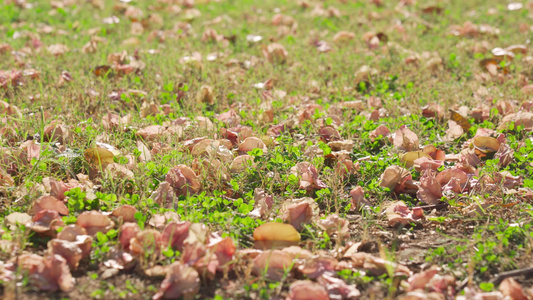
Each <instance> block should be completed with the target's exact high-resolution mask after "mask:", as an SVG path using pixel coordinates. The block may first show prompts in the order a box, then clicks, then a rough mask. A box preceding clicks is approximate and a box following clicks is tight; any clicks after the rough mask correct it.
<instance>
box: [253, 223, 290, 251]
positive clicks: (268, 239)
mask: <svg viewBox="0 0 533 300" xmlns="http://www.w3.org/2000/svg"><path fill="white" fill-rule="evenodd" d="M254 241H255V247H256V248H259V249H271V248H279V247H287V246H292V245H298V243H300V234H299V233H298V231H296V229H295V228H294V227H293V226H292V225H289V224H283V223H276V222H270V223H265V224H263V225H261V226H259V227H257V228H256V229H255V230H254Z"/></svg>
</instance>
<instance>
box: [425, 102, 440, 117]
mask: <svg viewBox="0 0 533 300" xmlns="http://www.w3.org/2000/svg"><path fill="white" fill-rule="evenodd" d="M444 114H445V110H444V108H443V107H442V106H441V105H440V104H438V103H435V102H433V103H430V104H428V105H426V106H424V107H422V115H423V116H424V117H426V118H437V119H444Z"/></svg>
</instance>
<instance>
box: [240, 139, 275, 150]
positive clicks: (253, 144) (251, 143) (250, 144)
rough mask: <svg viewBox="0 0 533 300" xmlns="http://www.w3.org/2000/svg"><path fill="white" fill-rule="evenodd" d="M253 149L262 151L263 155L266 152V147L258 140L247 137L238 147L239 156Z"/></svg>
mask: <svg viewBox="0 0 533 300" xmlns="http://www.w3.org/2000/svg"><path fill="white" fill-rule="evenodd" d="M254 149H261V150H263V153H266V152H267V150H268V149H267V146H266V145H265V143H264V142H263V141H262V140H261V139H260V138H256V137H253V136H252V137H248V138H246V139H245V140H244V141H243V142H242V143H241V144H240V145H239V153H240V154H246V153H248V151H252V150H254Z"/></svg>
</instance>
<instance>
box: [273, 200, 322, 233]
mask: <svg viewBox="0 0 533 300" xmlns="http://www.w3.org/2000/svg"><path fill="white" fill-rule="evenodd" d="M280 213H281V214H282V219H283V221H285V222H287V223H289V224H291V225H292V226H293V227H294V228H295V229H296V230H298V231H300V230H302V229H303V225H305V224H307V223H310V222H311V220H312V219H313V217H314V216H316V215H317V214H318V205H317V204H316V202H315V200H313V198H308V197H306V198H300V199H289V200H287V201H285V202H284V203H283V205H282V207H281V209H280Z"/></svg>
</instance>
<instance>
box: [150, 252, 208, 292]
mask: <svg viewBox="0 0 533 300" xmlns="http://www.w3.org/2000/svg"><path fill="white" fill-rule="evenodd" d="M199 290H200V278H199V277H198V272H197V271H196V270H195V269H193V268H191V267H188V266H186V265H184V264H183V263H181V262H179V261H176V262H174V263H172V264H171V265H170V266H169V268H168V271H167V275H166V277H165V279H164V280H163V282H162V283H161V287H160V288H159V291H158V292H157V293H156V294H155V295H154V297H153V299H154V300H157V299H177V298H180V297H181V298H183V299H193V298H194V296H195V295H196V294H197V293H198V291H199Z"/></svg>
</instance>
